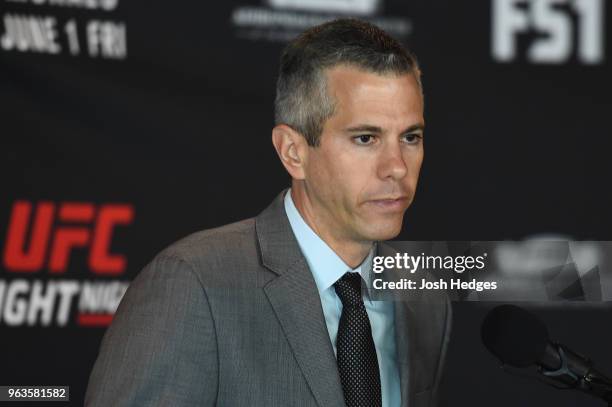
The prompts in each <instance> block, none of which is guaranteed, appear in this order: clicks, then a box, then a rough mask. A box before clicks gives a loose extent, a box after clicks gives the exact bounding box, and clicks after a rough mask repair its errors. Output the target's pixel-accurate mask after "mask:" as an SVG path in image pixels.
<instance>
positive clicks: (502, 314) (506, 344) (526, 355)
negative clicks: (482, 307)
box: [480, 305, 549, 367]
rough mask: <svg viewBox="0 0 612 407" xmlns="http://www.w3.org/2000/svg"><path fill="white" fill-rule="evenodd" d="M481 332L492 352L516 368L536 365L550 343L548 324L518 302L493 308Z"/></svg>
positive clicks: (484, 321) (484, 341) (483, 339)
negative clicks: (517, 303) (518, 304)
mask: <svg viewBox="0 0 612 407" xmlns="http://www.w3.org/2000/svg"><path fill="white" fill-rule="evenodd" d="M480 335H481V338H482V342H483V343H484V345H485V346H486V347H487V349H489V351H490V352H491V353H492V354H494V355H495V356H496V357H497V358H498V359H499V360H500V361H501V362H502V363H504V364H506V365H510V366H514V367H527V366H531V365H533V364H536V363H537V362H538V361H539V360H540V359H541V358H542V357H543V356H544V353H545V351H546V346H547V344H548V343H549V339H548V330H547V329H546V326H545V325H544V323H543V322H542V321H540V320H539V319H538V318H537V317H536V316H535V315H533V314H532V313H530V312H528V311H525V310H524V309H522V308H520V307H517V306H515V305H500V306H498V307H495V308H493V309H492V310H491V311H489V313H488V314H487V316H486V317H485V318H484V320H483V322H482V326H481V329H480Z"/></svg>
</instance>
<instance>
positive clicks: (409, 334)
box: [377, 243, 419, 407]
mask: <svg viewBox="0 0 612 407" xmlns="http://www.w3.org/2000/svg"><path fill="white" fill-rule="evenodd" d="M395 253H396V250H395V249H393V248H392V247H391V246H389V245H388V244H385V243H379V244H378V253H377V255H379V256H394V255H395ZM402 276H403V273H402V272H398V271H397V270H395V269H387V270H385V271H384V273H383V275H382V278H383V279H384V280H386V281H399V280H400V278H401V277H402ZM381 295H384V296H385V297H386V298H388V297H387V296H388V295H389V293H383V294H381ZM390 295H391V299H392V301H393V308H394V312H395V316H394V323H395V349H396V352H397V367H398V370H399V374H400V391H401V399H402V406H403V407H406V406H411V405H414V390H415V384H416V380H415V378H416V374H417V368H416V366H417V364H418V357H419V350H418V349H417V348H416V347H417V346H418V341H417V338H416V335H417V332H418V327H417V323H418V321H417V318H416V313H415V310H414V306H415V302H413V301H411V299H412V300H414V298H412V297H413V294H412V292H411V291H404V290H394V291H393V292H391V293H390Z"/></svg>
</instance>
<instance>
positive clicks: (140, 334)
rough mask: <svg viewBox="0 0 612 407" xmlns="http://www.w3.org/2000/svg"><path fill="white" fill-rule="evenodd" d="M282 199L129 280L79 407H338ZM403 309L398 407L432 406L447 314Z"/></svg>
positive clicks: (327, 348) (423, 303) (417, 302)
mask: <svg viewBox="0 0 612 407" xmlns="http://www.w3.org/2000/svg"><path fill="white" fill-rule="evenodd" d="M282 196H283V195H282V194H281V195H280V196H279V197H278V198H277V199H276V200H275V201H274V202H273V203H272V204H271V205H270V206H269V207H268V208H267V209H266V210H264V211H263V212H262V213H261V214H260V215H259V216H258V217H257V218H255V219H248V220H245V221H242V222H238V223H235V224H232V225H228V226H224V227H221V228H218V229H212V230H206V231H202V232H199V233H195V234H193V235H191V236H188V237H187V238H185V239H183V240H181V241H179V242H177V243H175V244H173V245H172V246H170V247H169V248H167V249H165V250H164V251H162V252H161V253H160V254H159V255H158V256H156V257H155V259H154V260H153V261H152V262H151V263H150V264H149V265H148V266H147V267H146V268H145V269H144V270H143V271H142V272H141V273H140V274H139V275H138V276H137V277H136V279H135V280H134V281H133V282H132V284H131V285H130V287H129V289H128V291H127V293H126V294H125V296H124V298H123V300H122V302H121V304H120V306H119V308H118V310H117V313H116V315H115V318H114V320H113V323H112V325H111V326H110V327H109V329H108V331H107V332H106V335H105V337H104V339H103V342H102V346H101V350H100V354H99V356H98V359H97V361H96V363H95V366H94V368H93V371H92V373H91V376H90V379H89V386H88V389H87V394H86V397H85V405H86V406H100V407H108V406H113V407H121V406H176V407H182V406H212V405H218V406H320V407H323V406H330V407H331V406H333V407H337V406H344V399H343V394H342V388H341V385H340V378H339V375H338V370H337V365H336V359H335V356H334V352H333V348H332V344H331V343H330V340H329V335H328V333H327V328H326V325H325V320H324V317H323V310H322V308H321V302H320V299H319V294H318V291H317V288H316V285H315V282H314V279H313V277H312V274H311V272H310V270H309V269H308V265H307V263H306V261H305V259H304V256H303V255H302V253H301V251H300V248H299V246H298V244H297V241H296V239H295V237H294V235H293V232H292V230H291V227H290V225H289V221H288V219H287V216H286V214H285V210H284V206H283V199H282ZM385 246H386V245H381V246H380V247H381V248H380V249H379V251H380V252H384V251H385V250H391V249H390V248H389V247H388V246H386V247H385ZM379 254H384V253H379ZM404 299H405V300H406V301H396V302H395V324H396V334H397V338H396V340H397V351H398V366H399V370H400V375H401V392H402V405H403V406H407V405H409V406H410V407H425V406H432V405H434V401H435V395H436V391H437V389H438V383H439V380H440V374H441V371H442V365H443V361H444V354H445V351H446V348H447V343H448V335H449V331H450V321H451V312H450V304H449V302H448V298H447V296H446V295H445V294H443V293H437V292H434V291H431V292H422V293H420V294H412V295H411V296H409V297H407V298H404Z"/></svg>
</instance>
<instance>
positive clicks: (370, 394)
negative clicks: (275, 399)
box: [334, 273, 382, 407]
mask: <svg viewBox="0 0 612 407" xmlns="http://www.w3.org/2000/svg"><path fill="white" fill-rule="evenodd" d="M334 288H335V289H336V294H338V297H340V301H342V315H341V316H340V324H339V326H338V337H337V339H336V352H337V359H338V371H339V372H340V381H341V382H342V390H343V391H344V400H345V402H346V405H347V407H375V406H380V405H381V403H382V401H381V391H380V372H379V370H378V359H377V358H376V348H375V347H374V340H373V339H372V328H371V327H370V320H369V318H368V314H367V312H366V309H365V306H364V305H363V298H362V297H361V276H360V275H359V273H345V274H344V276H342V278H340V279H339V280H338V281H336V283H335V284H334Z"/></svg>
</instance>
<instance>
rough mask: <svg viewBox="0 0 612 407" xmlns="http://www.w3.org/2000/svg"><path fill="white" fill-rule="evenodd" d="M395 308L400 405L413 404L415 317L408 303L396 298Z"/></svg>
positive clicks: (415, 353)
mask: <svg viewBox="0 0 612 407" xmlns="http://www.w3.org/2000/svg"><path fill="white" fill-rule="evenodd" d="M394 308H395V346H396V351H397V367H398V369H399V373H400V388H401V394H402V406H404V407H406V406H411V405H414V402H413V397H412V396H413V394H414V392H413V391H411V390H412V389H414V375H415V371H414V366H415V363H414V359H415V358H416V355H417V352H416V349H414V346H415V344H416V341H415V340H414V339H415V338H414V335H415V329H414V328H415V326H414V322H415V318H414V313H413V311H412V309H411V308H410V306H409V304H408V303H406V302H404V301H401V300H400V299H397V300H396V301H395V302H394Z"/></svg>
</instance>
